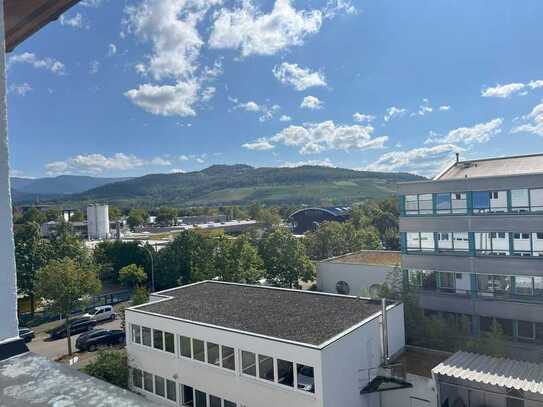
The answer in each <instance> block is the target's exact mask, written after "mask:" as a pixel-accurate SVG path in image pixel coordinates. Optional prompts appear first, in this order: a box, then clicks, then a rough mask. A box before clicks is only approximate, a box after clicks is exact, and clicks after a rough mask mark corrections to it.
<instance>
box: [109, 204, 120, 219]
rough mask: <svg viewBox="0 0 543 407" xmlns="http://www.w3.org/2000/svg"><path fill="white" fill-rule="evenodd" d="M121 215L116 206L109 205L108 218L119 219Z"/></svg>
mask: <svg viewBox="0 0 543 407" xmlns="http://www.w3.org/2000/svg"><path fill="white" fill-rule="evenodd" d="M121 217H122V213H121V210H120V209H119V208H117V207H116V206H110V207H109V219H110V220H112V221H116V220H119V219H121Z"/></svg>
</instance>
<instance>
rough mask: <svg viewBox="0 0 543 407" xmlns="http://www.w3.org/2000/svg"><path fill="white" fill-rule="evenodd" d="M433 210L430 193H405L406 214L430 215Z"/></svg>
mask: <svg viewBox="0 0 543 407" xmlns="http://www.w3.org/2000/svg"><path fill="white" fill-rule="evenodd" d="M432 212H433V201H432V194H423V195H406V196H405V214H406V215H431V214H432Z"/></svg>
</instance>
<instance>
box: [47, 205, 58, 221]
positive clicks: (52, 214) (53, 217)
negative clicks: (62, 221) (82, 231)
mask: <svg viewBox="0 0 543 407" xmlns="http://www.w3.org/2000/svg"><path fill="white" fill-rule="evenodd" d="M61 216H62V212H61V211H60V209H59V208H49V209H47V210H46V211H45V217H46V219H47V221H48V222H49V221H57V220H59V218H60V217H61Z"/></svg>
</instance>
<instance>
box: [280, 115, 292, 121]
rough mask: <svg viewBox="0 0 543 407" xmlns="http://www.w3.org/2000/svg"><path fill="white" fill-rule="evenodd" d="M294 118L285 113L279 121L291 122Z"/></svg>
mask: <svg viewBox="0 0 543 407" xmlns="http://www.w3.org/2000/svg"><path fill="white" fill-rule="evenodd" d="M291 120H292V117H290V116H288V115H286V114H284V115H282V116H281V117H280V118H279V121H280V122H290V121H291Z"/></svg>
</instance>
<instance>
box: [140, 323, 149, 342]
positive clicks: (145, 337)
mask: <svg viewBox="0 0 543 407" xmlns="http://www.w3.org/2000/svg"><path fill="white" fill-rule="evenodd" d="M141 343H142V344H143V345H145V346H151V328H147V327H145V326H142V327H141Z"/></svg>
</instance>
